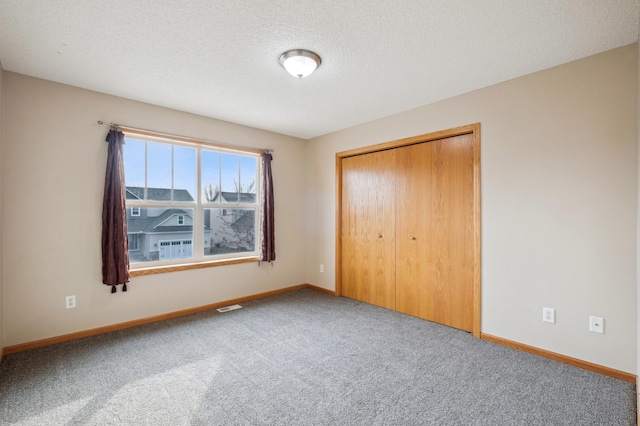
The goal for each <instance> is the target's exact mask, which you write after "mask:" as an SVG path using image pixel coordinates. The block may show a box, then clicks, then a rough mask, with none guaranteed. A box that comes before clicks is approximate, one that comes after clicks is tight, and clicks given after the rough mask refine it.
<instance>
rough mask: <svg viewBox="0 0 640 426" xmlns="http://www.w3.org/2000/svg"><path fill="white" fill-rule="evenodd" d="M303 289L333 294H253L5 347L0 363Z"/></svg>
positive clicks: (268, 292) (324, 290) (302, 285)
mask: <svg viewBox="0 0 640 426" xmlns="http://www.w3.org/2000/svg"><path fill="white" fill-rule="evenodd" d="M303 288H310V289H312V290H317V291H322V292H325V293H329V294H333V293H331V292H330V291H329V290H326V289H323V288H321V287H316V286H314V285H311V284H300V285H296V286H293V287H286V288H281V289H278V290H272V291H267V292H265V293H259V294H254V295H251V296H245V297H239V298H236V299H231V300H225V301H223V302H217V303H212V304H210V305H204V306H197V307H195V308H189V309H183V310H181V311H175V312H169V313H167V314H162V315H155V316H152V317H146V318H141V319H137V320H133V321H127V322H122V323H118V324H113V325H107V326H105V327H98V328H92V329H89V330H83V331H78V332H75V333H69V334H63V335H61V336H55V337H49V338H46V339H41V340H35V341H33V342H27V343H21V344H18V345H13V346H7V347H5V348H4V349H3V348H0V362H1V361H2V356H3V355H10V354H15V353H17V352H23V351H28V350H31V349H37V348H42V347H45V346H50V345H55V344H58V343H63V342H68V341H71V340H78V339H83V338H85V337H91V336H97V335H99V334H105V333H111V332H113V331H118V330H124V329H127V328H131V327H137V326H139V325H145V324H151V323H154V322H158V321H164V320H168V319H171V318H178V317H183V316H186V315H191V314H195V313H198V312H203V311H209V310H211V309H217V308H221V307H223V306H229V305H235V304H237V303H244V302H248V301H250V300H255V299H261V298H263V297H268V296H275V295H276V294H281V293H288V292H290V291H296V290H300V289H303Z"/></svg>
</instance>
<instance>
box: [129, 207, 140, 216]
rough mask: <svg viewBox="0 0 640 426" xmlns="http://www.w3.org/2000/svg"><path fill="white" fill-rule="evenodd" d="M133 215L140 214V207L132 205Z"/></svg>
mask: <svg viewBox="0 0 640 426" xmlns="http://www.w3.org/2000/svg"><path fill="white" fill-rule="evenodd" d="M134 212H135V213H134ZM131 216H140V207H131Z"/></svg>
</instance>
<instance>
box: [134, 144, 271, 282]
mask: <svg viewBox="0 0 640 426" xmlns="http://www.w3.org/2000/svg"><path fill="white" fill-rule="evenodd" d="M126 139H134V140H138V141H146V142H154V143H163V144H168V145H173V146H182V147H189V148H194V149H195V150H196V161H195V168H196V170H195V175H196V194H195V196H194V198H195V200H194V201H193V202H191V201H174V200H171V201H155V200H146V199H145V198H146V192H147V183H146V181H145V197H144V198H143V199H140V200H126V206H127V208H132V209H133V208H140V209H142V208H167V209H170V208H185V209H193V210H192V211H193V227H192V229H193V234H192V239H191V241H192V250H193V256H192V257H188V258H177V259H170V260H157V261H145V262H136V263H131V264H130V270H131V271H136V270H148V269H153V268H165V267H172V266H178V267H179V266H181V265H186V264H195V265H197V264H201V263H216V262H220V264H227V263H237V262H236V261H237V260H243V259H245V260H247V261H257V258H258V255H259V253H258V252H259V248H260V245H261V233H260V226H259V225H260V222H259V216H260V214H259V213H260V211H261V200H262V197H261V196H260V191H261V185H260V181H261V176H262V169H261V161H260V154H259V153H258V150H256V149H252V150H243V149H231V148H227V147H220V146H216V145H214V144H209V143H205V142H203V143H193V142H186V141H183V140H180V139H179V138H171V137H155V136H149V135H146V134H139V133H137V132H125V140H126ZM205 150H206V151H214V152H217V153H220V154H235V155H240V156H247V157H254V158H255V159H256V176H255V185H254V188H255V193H256V201H255V204H242V203H240V201H241V200H240V197H238V203H228V202H225V203H223V202H222V200H221V198H222V197H218V201H217V202H214V203H211V202H204V201H203V198H204V197H203V194H202V192H203V187H202V184H201V177H202V170H201V166H202V161H201V153H202V151H205ZM172 161H173V154H172ZM147 167H148V164H147V163H146V161H145V169H146V168H147ZM241 172H242V170H241V169H240V168H239V173H241ZM145 176H146V170H145ZM239 179H240V176H239ZM238 181H239V182H240V180H238ZM172 182H173V179H172ZM172 186H173V183H172ZM173 189H178V188H171V190H172V192H171V193H172V197H173ZM209 208H232V209H233V208H241V209H254V210H255V215H254V216H255V223H254V229H255V243H254V250H253V251H250V252H242V253H229V254H218V255H205V254H204V251H205V247H206V248H209V244H208V242H207V243H206V244H205V241H204V236H205V232H204V212H205V209H209ZM181 216H184V215H181ZM187 239H188V238H181V240H187ZM165 240H167V239H164V238H163V240H162V241H165ZM138 245H139V244H138ZM159 250H160V241H158V257H159V255H160V253H159ZM211 266H215V265H211ZM196 267H197V266H196ZM185 269H187V268H185ZM158 272H162V271H161V270H159V271H158Z"/></svg>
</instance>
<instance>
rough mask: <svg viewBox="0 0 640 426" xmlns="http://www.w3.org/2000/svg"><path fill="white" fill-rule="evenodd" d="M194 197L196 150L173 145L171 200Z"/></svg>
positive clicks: (186, 199)
mask: <svg viewBox="0 0 640 426" xmlns="http://www.w3.org/2000/svg"><path fill="white" fill-rule="evenodd" d="M195 199H196V150H195V149H194V148H187V147H183V146H174V147H173V200H174V201H195Z"/></svg>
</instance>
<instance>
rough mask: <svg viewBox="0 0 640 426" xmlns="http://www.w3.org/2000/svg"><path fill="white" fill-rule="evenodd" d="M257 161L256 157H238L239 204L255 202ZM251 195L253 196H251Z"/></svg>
mask: <svg viewBox="0 0 640 426" xmlns="http://www.w3.org/2000/svg"><path fill="white" fill-rule="evenodd" d="M257 170H258V159H257V158H256V157H244V156H241V157H240V202H241V203H255V202H256V185H257V182H256V178H257ZM251 194H253V196H251Z"/></svg>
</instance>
